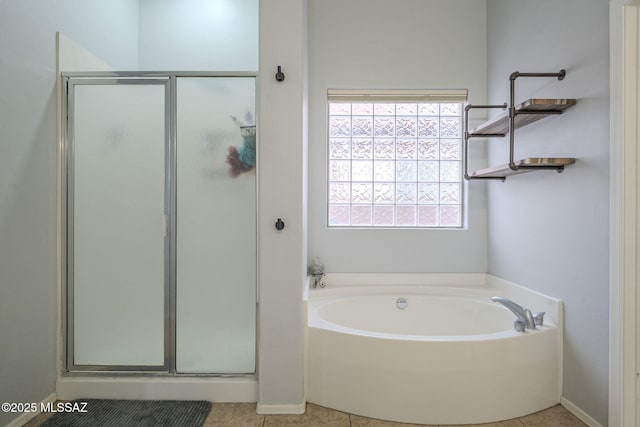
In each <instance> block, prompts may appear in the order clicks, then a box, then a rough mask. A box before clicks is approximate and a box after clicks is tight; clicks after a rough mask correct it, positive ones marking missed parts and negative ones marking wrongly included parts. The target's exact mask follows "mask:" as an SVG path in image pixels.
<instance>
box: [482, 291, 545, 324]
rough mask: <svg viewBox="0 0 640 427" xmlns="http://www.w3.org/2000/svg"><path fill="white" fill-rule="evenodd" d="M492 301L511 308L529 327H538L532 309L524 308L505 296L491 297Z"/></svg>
mask: <svg viewBox="0 0 640 427" xmlns="http://www.w3.org/2000/svg"><path fill="white" fill-rule="evenodd" d="M491 301H493V302H497V303H500V304H502V305H504V306H505V307H507V308H508V309H509V310H511V312H512V313H513V314H515V315H516V317H517V318H518V320H519V321H521V322H522V323H523V324H524V325H525V327H526V328H527V329H536V322H535V320H534V318H533V314H531V310H529V309H528V308H524V307H522V306H521V305H520V304H517V303H515V302H513V301H511V300H510V299H507V298H503V297H493V298H491Z"/></svg>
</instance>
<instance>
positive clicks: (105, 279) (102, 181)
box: [67, 79, 170, 370]
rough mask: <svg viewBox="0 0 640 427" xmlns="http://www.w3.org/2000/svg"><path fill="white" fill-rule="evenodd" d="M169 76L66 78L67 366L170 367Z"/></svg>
mask: <svg viewBox="0 0 640 427" xmlns="http://www.w3.org/2000/svg"><path fill="white" fill-rule="evenodd" d="M72 80H73V79H72ZM168 82H169V80H168V79H166V80H153V81H151V80H137V81H134V80H124V81H123V80H115V79H107V80H96V81H95V82H93V83H92V81H90V80H87V79H84V80H83V79H77V81H75V82H73V83H71V84H70V86H69V87H70V90H69V92H70V94H69V98H70V100H69V105H70V114H69V117H70V118H71V122H70V126H69V129H70V133H71V134H70V135H69V136H70V141H71V143H70V146H69V147H67V150H68V154H69V155H68V157H67V159H68V160H67V161H68V163H69V165H68V170H69V181H68V186H69V188H68V194H69V200H68V204H67V210H68V219H69V220H68V224H69V225H68V237H67V238H68V257H69V259H68V260H67V261H68V262H67V265H68V266H69V269H68V273H67V274H68V280H69V283H70V284H71V286H70V287H69V311H68V314H69V316H70V319H69V323H68V325H69V328H70V330H69V334H68V336H69V339H70V340H71V344H72V347H71V348H72V351H70V352H69V355H68V358H69V360H68V366H70V369H74V368H78V369H82V367H87V369H91V368H89V367H93V368H95V367H96V366H102V367H106V368H108V367H117V369H116V370H122V369H127V367H129V369H136V370H145V369H153V370H166V366H167V363H166V359H165V349H166V341H165V336H166V335H167V334H165V318H166V314H167V309H166V307H167V306H166V305H165V304H166V294H165V293H166V287H165V277H166V270H165V267H166V265H165V264H166V263H165V257H166V253H165V238H166V231H165V222H166V221H165V212H166V206H165V179H166V175H165V160H166V157H165V150H166V148H167V147H168V139H167V134H168V132H167V131H166V130H165V128H166V126H165V125H166V123H167V121H168V120H167V117H168V114H167V113H168V112H169V111H170V110H169V109H168V108H167V107H166V101H165V100H166V97H167V96H168V94H169V90H168Z"/></svg>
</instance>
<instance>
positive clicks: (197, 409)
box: [41, 399, 211, 427]
mask: <svg viewBox="0 0 640 427" xmlns="http://www.w3.org/2000/svg"><path fill="white" fill-rule="evenodd" d="M60 405H62V404H60ZM67 408H68V410H69V411H68V412H66V411H65V409H67ZM65 409H59V410H58V411H59V412H56V413H55V414H54V415H53V416H52V417H51V418H49V419H47V420H46V421H45V422H44V423H42V424H41V427H63V426H64V427H129V426H132V427H133V426H135V427H156V426H168V427H169V426H170V427H181V426H186V427H191V426H194V427H196V426H197V427H200V426H202V424H204V420H205V419H206V418H207V415H208V414H209V411H210V410H211V402H205V401H187V400H184V401H183V400H102V399H77V400H74V401H72V402H69V403H66V404H65Z"/></svg>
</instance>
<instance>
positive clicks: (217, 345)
mask: <svg viewBox="0 0 640 427" xmlns="http://www.w3.org/2000/svg"><path fill="white" fill-rule="evenodd" d="M254 105H255V79H254V78H253V77H251V78H248V77H247V78H244V77H234V78H220V77H217V78H178V81H177V111H178V113H177V114H178V115H177V150H176V162H177V171H176V182H177V190H176V195H177V212H176V221H177V229H176V283H177V285H176V344H177V345H176V367H177V371H178V372H184V373H194V372H198V373H251V372H254V371H255V340H256V336H255V323H256V318H255V312H256V176H255V127H253V125H254V124H255V122H254Z"/></svg>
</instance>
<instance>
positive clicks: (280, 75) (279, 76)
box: [276, 65, 284, 82]
mask: <svg viewBox="0 0 640 427" xmlns="http://www.w3.org/2000/svg"><path fill="white" fill-rule="evenodd" d="M276 81H278V82H283V81H284V73H283V72H282V66H281V65H278V71H277V72H276Z"/></svg>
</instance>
